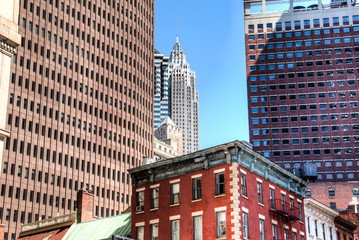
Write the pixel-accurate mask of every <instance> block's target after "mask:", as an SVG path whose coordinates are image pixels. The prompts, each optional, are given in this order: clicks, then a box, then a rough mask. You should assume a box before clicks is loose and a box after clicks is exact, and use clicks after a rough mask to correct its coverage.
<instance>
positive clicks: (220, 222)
mask: <svg viewBox="0 0 359 240" xmlns="http://www.w3.org/2000/svg"><path fill="white" fill-rule="evenodd" d="M216 215H217V238H225V237H226V236H227V229H226V212H217V214H216Z"/></svg>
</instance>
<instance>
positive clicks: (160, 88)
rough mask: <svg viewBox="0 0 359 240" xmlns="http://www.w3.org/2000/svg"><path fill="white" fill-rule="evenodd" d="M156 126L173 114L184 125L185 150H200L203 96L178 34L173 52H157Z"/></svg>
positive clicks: (181, 125)
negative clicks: (164, 53)
mask: <svg viewBox="0 0 359 240" xmlns="http://www.w3.org/2000/svg"><path fill="white" fill-rule="evenodd" d="M155 76H156V77H155V104H154V108H155V109H154V111H155V114H154V119H155V128H156V127H158V126H159V124H160V122H161V120H162V119H164V118H165V117H167V116H169V117H171V119H172V120H173V122H174V123H175V124H176V125H177V126H178V127H179V128H181V129H182V134H183V135H182V136H183V138H182V154H186V153H191V152H194V151H197V150H199V102H198V100H199V98H198V92H197V90H196V73H195V72H194V71H192V70H191V69H190V66H189V63H187V61H186V56H185V54H184V51H183V49H182V46H181V45H180V43H179V41H178V37H177V38H176V43H175V45H174V46H173V49H172V51H171V55H170V57H169V59H168V57H164V56H163V55H162V54H160V53H159V52H155Z"/></svg>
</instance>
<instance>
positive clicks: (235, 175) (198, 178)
mask: <svg viewBox="0 0 359 240" xmlns="http://www.w3.org/2000/svg"><path fill="white" fill-rule="evenodd" d="M129 172H130V173H131V176H132V179H133V193H134V194H133V198H132V206H133V207H132V238H134V239H144V240H149V239H159V240H165V239H196V240H202V239H236V240H237V239H298V240H304V239H305V219H304V210H303V193H304V189H305V186H306V183H305V182H304V181H303V180H302V179H300V178H298V177H297V176H295V175H293V174H291V173H290V172H288V171H286V170H285V169H283V168H281V167H279V166H278V165H276V164H274V163H273V162H272V161H270V160H268V159H266V158H264V157H263V156H261V155H259V154H258V153H256V152H254V151H253V150H252V149H251V148H249V147H248V144H246V143H244V142H239V141H234V142H230V143H227V144H223V145H219V146H216V147H212V148H208V149H205V150H201V151H197V152H194V153H191V154H187V155H183V156H179V157H176V158H172V159H167V160H162V161H157V162H154V163H151V164H148V165H143V166H141V167H138V168H134V169H130V170H129Z"/></svg>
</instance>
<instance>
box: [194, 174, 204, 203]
mask: <svg viewBox="0 0 359 240" xmlns="http://www.w3.org/2000/svg"><path fill="white" fill-rule="evenodd" d="M201 198H202V180H201V178H194V179H192V199H193V200H197V199H201Z"/></svg>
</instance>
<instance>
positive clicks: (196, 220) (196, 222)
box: [193, 216, 203, 240]
mask: <svg viewBox="0 0 359 240" xmlns="http://www.w3.org/2000/svg"><path fill="white" fill-rule="evenodd" d="M193 239H194V240H202V239H203V237H202V216H195V217H193Z"/></svg>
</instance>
